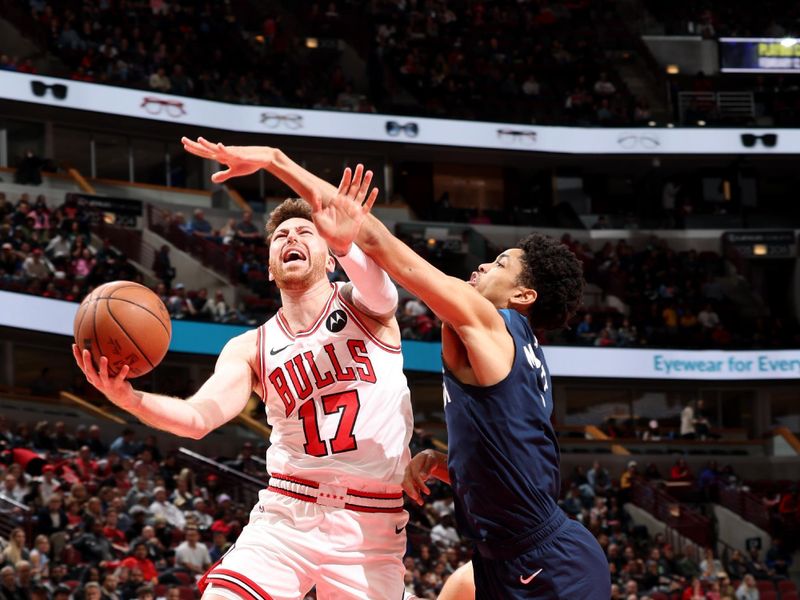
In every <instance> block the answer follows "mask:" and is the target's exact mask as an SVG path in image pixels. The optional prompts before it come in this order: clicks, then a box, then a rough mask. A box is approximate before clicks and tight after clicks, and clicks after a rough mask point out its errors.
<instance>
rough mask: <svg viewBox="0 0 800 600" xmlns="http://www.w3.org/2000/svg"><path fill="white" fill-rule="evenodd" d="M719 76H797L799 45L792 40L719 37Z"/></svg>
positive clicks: (796, 41)
mask: <svg viewBox="0 0 800 600" xmlns="http://www.w3.org/2000/svg"><path fill="white" fill-rule="evenodd" d="M719 61H720V71H722V72H723V73H800V43H798V40H796V39H795V38H720V39H719Z"/></svg>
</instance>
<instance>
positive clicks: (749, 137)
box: [742, 133, 778, 148]
mask: <svg viewBox="0 0 800 600" xmlns="http://www.w3.org/2000/svg"><path fill="white" fill-rule="evenodd" d="M759 140H760V141H761V143H762V144H763V145H764V147H766V148H774V147H775V146H777V145H778V134H777V133H765V134H764V135H755V134H754V133H743V134H742V146H744V147H745V148H752V147H753V146H755V145H756V142H758V141H759Z"/></svg>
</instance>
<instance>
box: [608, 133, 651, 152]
mask: <svg viewBox="0 0 800 600" xmlns="http://www.w3.org/2000/svg"><path fill="white" fill-rule="evenodd" d="M617 144H619V145H620V146H622V147H623V148H625V150H633V149H634V148H644V149H645V150H655V149H656V148H658V147H660V146H661V141H660V140H659V139H658V138H656V137H653V136H649V135H623V136H620V137H619V138H617Z"/></svg>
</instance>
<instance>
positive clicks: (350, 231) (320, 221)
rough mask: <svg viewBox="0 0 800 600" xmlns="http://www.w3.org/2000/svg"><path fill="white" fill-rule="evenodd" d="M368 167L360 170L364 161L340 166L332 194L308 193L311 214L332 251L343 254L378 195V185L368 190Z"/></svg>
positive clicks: (369, 176) (370, 176)
mask: <svg viewBox="0 0 800 600" xmlns="http://www.w3.org/2000/svg"><path fill="white" fill-rule="evenodd" d="M371 183H372V171H366V172H364V165H362V164H359V165H358V166H356V170H355V173H353V172H352V171H351V170H350V168H349V167H348V168H347V169H345V170H344V175H343V176H342V181H341V183H340V184H339V189H338V190H337V191H336V195H335V196H331V197H328V198H320V197H311V198H309V203H310V204H311V208H312V210H313V211H314V212H313V215H312V218H313V219H314V225H316V226H317V230H318V231H319V233H320V235H322V237H323V238H325V241H326V242H328V246H329V247H330V248H331V250H333V253H334V254H338V255H340V256H342V255H344V254H347V252H348V251H349V250H350V246H351V244H352V243H353V240H355V239H356V236H357V235H358V231H359V229H361V224H362V223H363V222H364V219H365V218H366V216H367V215H368V214H369V211H370V209H372V205H373V204H375V200H376V198H377V197H378V188H372V190H370V184H371Z"/></svg>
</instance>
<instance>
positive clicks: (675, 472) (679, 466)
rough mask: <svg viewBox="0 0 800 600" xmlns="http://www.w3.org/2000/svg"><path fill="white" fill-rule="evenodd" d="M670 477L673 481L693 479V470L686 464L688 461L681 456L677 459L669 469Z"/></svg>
mask: <svg viewBox="0 0 800 600" xmlns="http://www.w3.org/2000/svg"><path fill="white" fill-rule="evenodd" d="M669 478H670V479H671V480H672V481H691V480H692V472H691V471H689V466H688V465H687V464H686V461H685V460H683V459H682V458H679V459H678V460H676V461H675V464H674V465H672V468H671V469H670V471H669Z"/></svg>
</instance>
